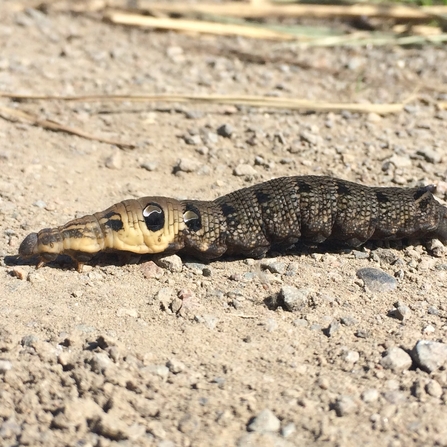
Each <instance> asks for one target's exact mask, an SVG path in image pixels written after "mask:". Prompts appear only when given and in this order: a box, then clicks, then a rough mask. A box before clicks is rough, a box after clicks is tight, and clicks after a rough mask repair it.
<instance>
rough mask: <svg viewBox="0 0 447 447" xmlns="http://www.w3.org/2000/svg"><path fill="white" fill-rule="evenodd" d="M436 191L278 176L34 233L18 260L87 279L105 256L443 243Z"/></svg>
mask: <svg viewBox="0 0 447 447" xmlns="http://www.w3.org/2000/svg"><path fill="white" fill-rule="evenodd" d="M434 190H435V186H433V185H429V186H422V187H416V188H397V187H368V186H364V185H360V184H357V183H352V182H348V181H345V180H341V179H336V178H330V177H320V176H296V177H282V178H277V179H273V180H270V181H267V182H264V183H260V184H257V185H253V186H250V187H248V188H243V189H240V190H237V191H235V192H232V193H230V194H227V195H225V196H222V197H219V198H217V199H215V200H213V201H198V200H176V199H171V198H167V197H143V198H140V199H131V200H124V201H123V202H120V203H117V204H115V205H112V206H111V207H110V208H108V209H106V210H105V211H102V212H99V213H95V214H92V215H88V216H84V217H81V218H79V219H74V220H72V221H70V222H68V223H66V224H65V225H62V226H60V227H57V228H45V229H43V230H41V231H39V232H38V233H31V234H29V235H28V236H27V237H26V238H25V239H24V241H23V242H22V244H21V245H20V248H19V254H20V256H22V257H30V256H34V255H37V256H38V257H39V263H38V267H39V266H42V265H44V264H45V263H47V262H49V261H52V260H54V259H55V258H56V257H57V256H58V255H59V254H65V255H68V256H70V257H71V258H72V259H73V260H74V261H75V262H76V264H77V269H78V271H81V270H82V266H83V264H84V263H85V262H88V261H89V260H90V259H91V258H92V257H93V256H94V255H95V254H97V253H98V252H104V251H118V252H131V253H136V254H140V255H143V254H155V253H166V254H172V253H176V252H182V253H186V254H190V255H192V256H195V257H198V258H202V259H209V260H211V259H216V258H219V257H221V256H222V255H224V254H230V255H243V256H249V257H262V256H264V255H265V254H266V253H267V252H268V251H269V250H270V248H271V247H272V246H290V245H293V244H295V243H297V242H298V241H304V242H311V243H317V244H319V243H322V242H325V241H335V242H337V243H342V244H345V245H347V246H349V247H358V246H360V245H362V244H363V243H365V242H366V241H369V240H398V239H404V238H437V239H440V240H441V241H443V242H445V241H446V240H447V207H445V206H443V205H441V204H440V203H439V202H438V201H437V200H436V199H435V198H434V197H433V192H434Z"/></svg>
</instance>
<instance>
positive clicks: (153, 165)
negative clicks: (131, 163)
mask: <svg viewBox="0 0 447 447" xmlns="http://www.w3.org/2000/svg"><path fill="white" fill-rule="evenodd" d="M140 167H142V168H143V169H146V171H149V172H152V171H155V170H156V169H157V168H158V163H157V162H156V161H146V162H144V163H141V165H140Z"/></svg>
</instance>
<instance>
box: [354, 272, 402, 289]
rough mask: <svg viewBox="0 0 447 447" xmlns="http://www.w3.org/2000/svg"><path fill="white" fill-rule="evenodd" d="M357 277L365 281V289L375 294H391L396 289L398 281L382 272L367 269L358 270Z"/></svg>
mask: <svg viewBox="0 0 447 447" xmlns="http://www.w3.org/2000/svg"><path fill="white" fill-rule="evenodd" d="M357 276H358V277H359V278H360V279H361V280H363V282H364V284H365V287H366V288H367V289H368V290H370V291H371V292H373V293H384V292H391V291H393V290H395V289H396V287H397V281H396V279H395V278H393V277H392V276H391V275H388V273H385V272H384V271H382V270H379V269H376V268H372V267H365V268H362V269H359V270H357Z"/></svg>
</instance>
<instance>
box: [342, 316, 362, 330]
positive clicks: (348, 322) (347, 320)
mask: <svg viewBox="0 0 447 447" xmlns="http://www.w3.org/2000/svg"><path fill="white" fill-rule="evenodd" d="M340 323H341V324H343V325H344V326H348V327H349V326H355V325H356V324H359V321H358V320H357V319H356V318H354V317H351V316H350V315H345V316H344V317H341V318H340Z"/></svg>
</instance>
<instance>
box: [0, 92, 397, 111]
mask: <svg viewBox="0 0 447 447" xmlns="http://www.w3.org/2000/svg"><path fill="white" fill-rule="evenodd" d="M0 97H3V98H11V99H16V100H27V99H28V100H58V101H83V102H88V101H90V102H91V101H102V102H104V101H110V102H122V101H133V102H178V103H186V102H192V103H210V104H231V105H246V106H251V107H270V108H280V109H290V110H310V111H327V112H328V111H333V112H336V111H341V110H348V111H352V112H359V113H370V112H374V113H377V114H380V115H386V114H388V113H398V112H400V111H402V110H403V107H404V104H400V103H395V104H370V103H365V104H358V103H330V102H316V101H311V100H308V99H297V98H277V97H275V98H273V97H264V96H250V95H185V94H164V95H81V96H57V95H34V94H32V95H26V94H17V93H9V92H0Z"/></svg>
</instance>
